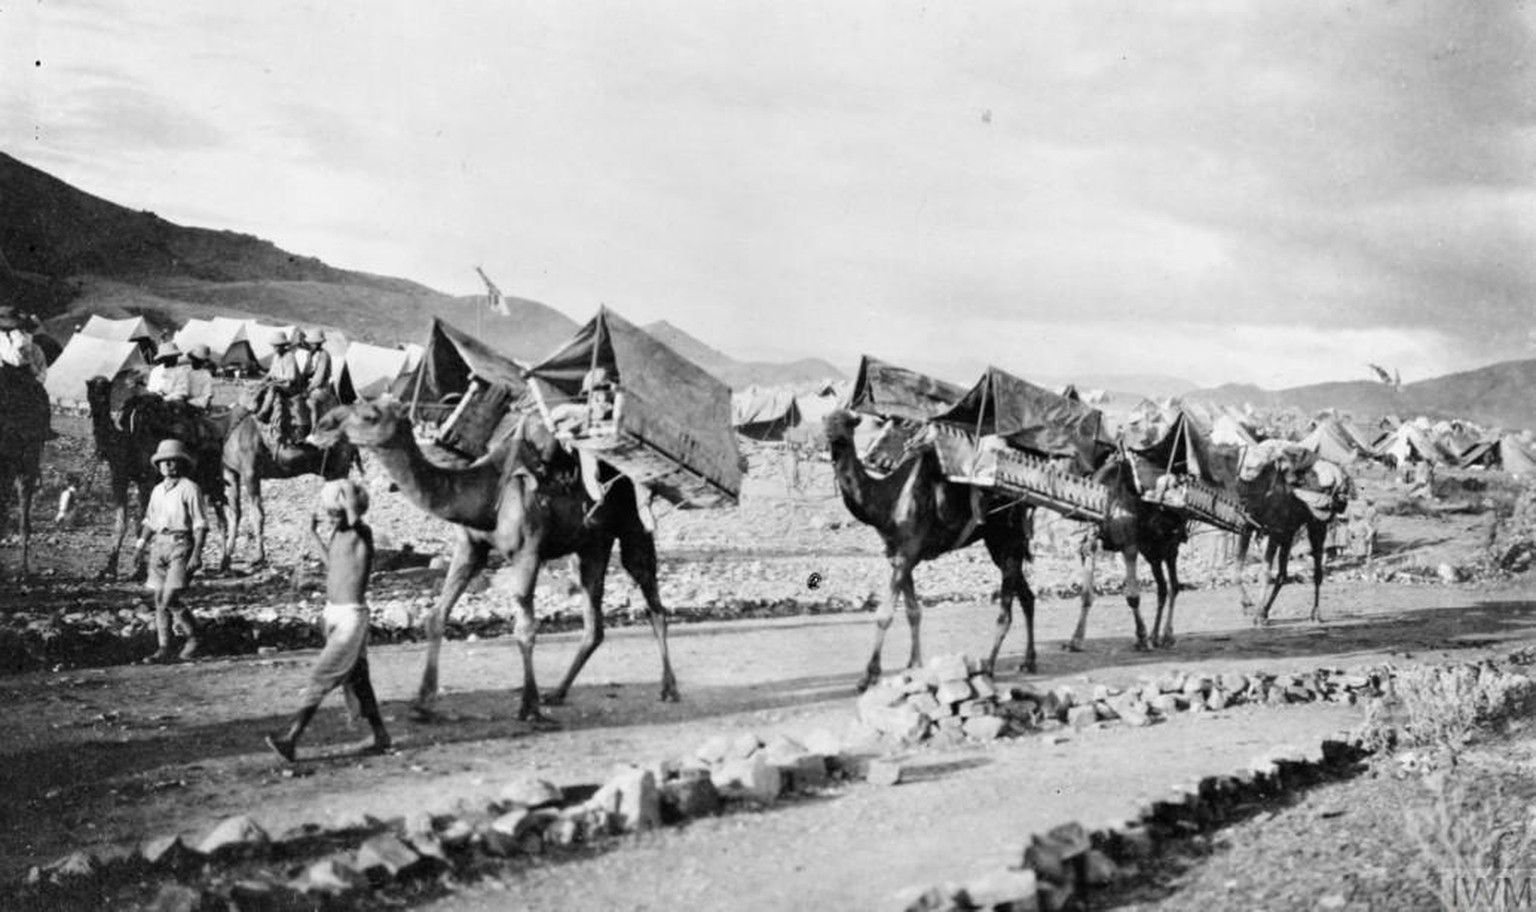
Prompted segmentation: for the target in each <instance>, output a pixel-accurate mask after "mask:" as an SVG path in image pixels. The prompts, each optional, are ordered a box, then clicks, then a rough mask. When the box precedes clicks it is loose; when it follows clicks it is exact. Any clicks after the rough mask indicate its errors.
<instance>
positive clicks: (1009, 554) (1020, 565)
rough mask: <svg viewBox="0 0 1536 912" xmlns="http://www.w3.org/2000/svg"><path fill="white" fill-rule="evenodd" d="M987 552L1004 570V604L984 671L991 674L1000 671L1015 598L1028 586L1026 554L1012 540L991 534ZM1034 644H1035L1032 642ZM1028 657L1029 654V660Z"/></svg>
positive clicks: (998, 617)
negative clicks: (1011, 543) (1012, 546)
mask: <svg viewBox="0 0 1536 912" xmlns="http://www.w3.org/2000/svg"><path fill="white" fill-rule="evenodd" d="M984 540H985V542H986V545H987V551H988V552H989V553H990V554H991V555H992V562H993V563H994V564H996V565H997V569H998V570H999V571H1000V572H1001V573H1002V575H1003V580H1002V587H1001V590H1000V597H999V599H998V601H999V602H1000V603H1001V604H1000V605H999V606H998V611H997V628H996V629H995V630H994V631H993V635H992V651H991V652H990V653H988V655H987V661H986V665H985V666H983V670H984V671H985V672H986V673H987V674H989V675H991V674H995V673H996V669H997V655H998V653H999V652H1001V651H1002V648H1003V640H1004V639H1005V638H1007V636H1008V630H1009V628H1010V627H1012V626H1013V601H1014V599H1015V598H1019V597H1020V595H1019V593H1020V591H1021V590H1022V589H1023V588H1024V587H1025V585H1026V584H1025V581H1024V555H1023V553H1022V551H1021V550H1020V549H1016V548H1010V547H1009V543H1008V542H1006V541H1004V540H1000V539H997V538H993V537H992V536H988V537H987V538H986V539H984ZM1031 645H1033V643H1031ZM1027 658H1028V656H1026V659H1027Z"/></svg>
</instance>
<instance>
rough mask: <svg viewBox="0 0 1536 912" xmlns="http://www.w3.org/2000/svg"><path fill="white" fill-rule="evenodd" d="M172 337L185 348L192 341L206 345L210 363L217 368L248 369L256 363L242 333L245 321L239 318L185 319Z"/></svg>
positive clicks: (190, 344)
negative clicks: (211, 358)
mask: <svg viewBox="0 0 1536 912" xmlns="http://www.w3.org/2000/svg"><path fill="white" fill-rule="evenodd" d="M175 341H176V346H177V347H178V348H180V349H181V350H182V351H189V350H190V349H191V348H192V346H194V345H206V346H208V351H209V354H211V355H212V357H213V363H214V364H215V365H217V366H218V367H220V368H240V369H243V370H251V369H253V368H255V367H256V366H257V363H258V362H257V360H256V355H255V353H254V352H253V351H252V350H251V343H250V341H249V340H247V339H246V336H245V323H244V322H243V321H240V320H229V319H226V318H223V317H215V318H214V319H213V320H196V319H194V320H188V321H187V323H186V325H185V326H183V327H182V328H181V329H179V330H177V332H176V339H175Z"/></svg>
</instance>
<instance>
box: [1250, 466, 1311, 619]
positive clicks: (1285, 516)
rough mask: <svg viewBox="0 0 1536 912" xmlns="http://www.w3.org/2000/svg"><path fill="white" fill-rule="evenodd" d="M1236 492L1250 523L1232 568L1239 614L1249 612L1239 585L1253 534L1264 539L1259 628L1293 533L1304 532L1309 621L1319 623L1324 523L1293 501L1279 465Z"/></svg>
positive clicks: (1286, 567)
mask: <svg viewBox="0 0 1536 912" xmlns="http://www.w3.org/2000/svg"><path fill="white" fill-rule="evenodd" d="M1237 492H1238V496H1239V497H1240V498H1241V499H1242V502H1243V509H1245V510H1246V511H1247V512H1248V515H1249V517H1251V518H1252V520H1253V523H1254V525H1253V526H1249V527H1245V528H1244V529H1243V531H1241V532H1239V533H1238V537H1237V565H1236V567H1235V568H1234V569H1235V575H1236V577H1237V590H1238V592H1239V593H1240V595H1241V597H1242V603H1243V613H1244V614H1248V613H1249V612H1250V611H1251V610H1252V609H1253V600H1252V599H1250V598H1249V597H1248V590H1247V588H1246V587H1244V586H1243V563H1244V562H1245V561H1247V559H1248V545H1249V543H1250V542H1251V541H1252V540H1253V536H1254V534H1255V533H1257V534H1259V535H1263V536H1264V537H1265V539H1266V542H1265V545H1264V572H1263V581H1262V582H1261V583H1260V586H1259V590H1260V591H1261V592H1262V591H1263V590H1264V589H1266V588H1267V589H1269V594H1268V596H1266V597H1265V599H1264V604H1263V605H1262V606H1261V607H1260V608H1259V611H1258V614H1257V615H1255V616H1254V623H1255V624H1258V625H1261V626H1262V625H1265V624H1268V623H1269V609H1270V608H1271V607H1272V606H1273V605H1274V604H1275V597H1276V596H1278V595H1279V594H1280V587H1282V586H1284V585H1285V582H1286V577H1287V576H1289V575H1290V561H1291V546H1292V545H1294V544H1295V542H1296V533H1297V532H1299V531H1300V530H1301V529H1303V528H1305V529H1306V530H1307V541H1308V542H1309V543H1310V544H1311V546H1312V613H1311V615H1309V620H1311V621H1313V622H1315V623H1321V622H1322V620H1323V618H1322V614H1321V612H1320V611H1319V607H1318V606H1319V602H1320V601H1321V598H1322V589H1323V550H1324V547H1325V546H1326V544H1327V539H1328V521H1327V520H1322V519H1318V518H1317V517H1316V516H1315V515H1313V513H1312V511H1311V510H1310V509H1309V508H1308V507H1307V505H1306V504H1305V503H1302V501H1301V500H1300V499H1299V498H1298V497H1296V494H1295V486H1294V485H1293V484H1292V483H1291V481H1290V480H1289V479H1288V478H1287V477H1286V470H1285V468H1284V467H1283V466H1282V465H1281V464H1279V463H1270V464H1268V465H1266V466H1265V467H1264V468H1263V470H1262V471H1260V473H1259V475H1258V477H1257V478H1255V479H1253V480H1252V481H1239V482H1238V483H1237ZM1277 557H1278V558H1279V561H1278V566H1276V575H1275V576H1274V577H1273V582H1271V577H1270V566H1271V565H1272V564H1275V563H1276V558H1277Z"/></svg>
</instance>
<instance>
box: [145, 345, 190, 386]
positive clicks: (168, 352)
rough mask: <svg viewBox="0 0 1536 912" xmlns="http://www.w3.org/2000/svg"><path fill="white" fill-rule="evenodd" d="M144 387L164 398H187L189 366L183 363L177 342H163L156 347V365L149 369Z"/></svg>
mask: <svg viewBox="0 0 1536 912" xmlns="http://www.w3.org/2000/svg"><path fill="white" fill-rule="evenodd" d="M144 389H145V390H147V391H148V392H151V393H154V394H155V395H157V396H159V397H160V398H162V399H168V400H182V399H186V398H187V367H186V365H184V364H182V363H181V347H180V346H178V345H177V344H176V343H175V342H162V343H161V344H160V347H159V348H158V349H156V351H155V366H154V367H152V368H150V369H149V381H148V382H147V383H145V384H144Z"/></svg>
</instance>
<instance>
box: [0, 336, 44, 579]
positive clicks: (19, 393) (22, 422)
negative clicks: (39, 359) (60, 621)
mask: <svg viewBox="0 0 1536 912" xmlns="http://www.w3.org/2000/svg"><path fill="white" fill-rule="evenodd" d="M37 386H38V384H37V380H36V378H35V377H33V375H32V372H31V369H30V368H28V367H18V366H15V365H11V364H0V416H3V418H4V419H5V433H3V434H0V537H4V534H5V522H6V518H7V516H8V515H9V514H10V509H11V507H10V500H11V498H12V497H15V499H16V506H17V531H18V532H19V534H20V543H21V565H20V569H19V570H18V572H17V575H18V577H19V578H22V579H25V578H26V577H27V575H28V574H29V573H30V572H31V556H32V552H31V546H32V497H33V496H34V495H35V494H36V493H37V482H38V479H39V478H40V477H41V476H42V464H43V446H44V445H45V444H46V443H47V442H48V423H49V413H48V410H47V409H46V407H44V408H33V407H31V406H32V405H34V404H35V403H34V402H33V400H34V399H35V395H34V392H36V394H37V395H41V391H40V389H39V390H36V391H34V390H33V389H32V388H33V387H37Z"/></svg>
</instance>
